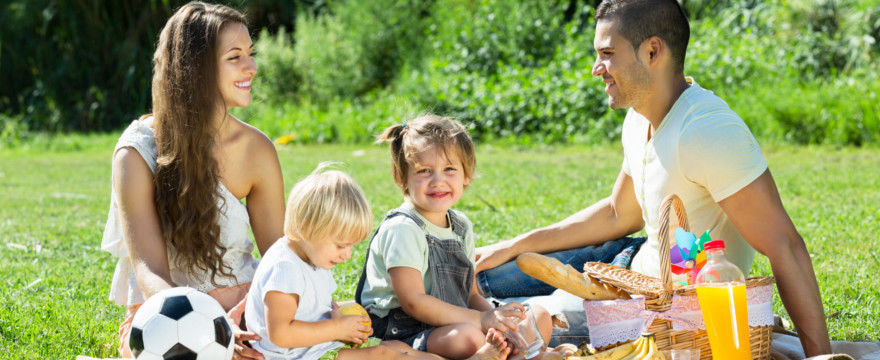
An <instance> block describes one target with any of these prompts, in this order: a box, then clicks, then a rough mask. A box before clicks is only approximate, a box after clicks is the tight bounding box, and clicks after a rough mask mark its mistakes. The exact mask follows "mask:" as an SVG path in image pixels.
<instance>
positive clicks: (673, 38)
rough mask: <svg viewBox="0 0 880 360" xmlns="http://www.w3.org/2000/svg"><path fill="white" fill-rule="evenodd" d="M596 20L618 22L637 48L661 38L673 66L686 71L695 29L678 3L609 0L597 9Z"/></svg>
mask: <svg viewBox="0 0 880 360" xmlns="http://www.w3.org/2000/svg"><path fill="white" fill-rule="evenodd" d="M596 20H616V21H617V29H618V30H619V31H620V33H621V34H622V35H623V37H624V38H626V40H627V41H629V42H630V43H631V44H632V46H633V49H638V46H639V45H640V44H641V43H642V42H643V41H645V39H647V38H649V37H652V36H658V37H660V38H661V39H663V41H664V42H666V45H667V46H669V50H670V51H671V53H672V59H673V65H674V66H675V67H676V70H678V71H679V72H682V73H683V72H684V56H685V52H686V51H687V45H688V40H690V36H691V30H690V25H689V24H688V20H687V17H686V16H685V14H684V11H683V10H682V9H681V6H680V5H679V4H678V1H676V0H605V1H603V2H602V3H601V4H599V7H598V8H596Z"/></svg>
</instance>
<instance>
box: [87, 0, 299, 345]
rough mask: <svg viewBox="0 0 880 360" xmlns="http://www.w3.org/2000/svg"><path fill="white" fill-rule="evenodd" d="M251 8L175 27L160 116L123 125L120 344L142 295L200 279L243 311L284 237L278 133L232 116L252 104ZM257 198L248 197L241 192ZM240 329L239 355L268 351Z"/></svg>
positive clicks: (167, 41) (185, 15) (178, 21)
mask: <svg viewBox="0 0 880 360" xmlns="http://www.w3.org/2000/svg"><path fill="white" fill-rule="evenodd" d="M254 55H255V53H254V52H253V43H252V42H251V39H250V35H249V33H248V30H247V27H246V20H245V18H244V16H243V15H242V14H241V13H239V12H238V11H235V10H233V9H231V8H228V7H225V6H222V5H210V4H205V3H201V2H191V3H189V4H187V5H185V6H183V7H181V8H180V9H179V10H178V11H177V12H176V13H175V14H174V15H173V16H172V17H171V18H170V19H169V20H168V22H167V23H166V24H165V27H164V29H163V30H162V33H161V34H160V37H159V43H158V46H157V48H156V52H155V54H154V56H153V62H154V69H153V83H152V95H153V113H152V114H148V115H144V116H142V117H141V118H140V119H138V120H135V121H133V122H132V124H131V125H130V126H129V127H128V129H126V130H125V132H124V133H123V134H122V136H121V137H120V139H119V143H118V144H117V145H116V149H115V152H114V155H113V192H112V195H111V200H110V213H109V215H108V220H107V227H106V228H105V231H104V238H103V241H102V244H101V247H102V249H104V250H106V251H109V252H111V253H113V254H114V255H115V256H117V257H118V258H119V260H118V262H117V264H116V271H115V274H114V276H113V283H112V285H111V293H110V299H111V300H114V301H115V302H116V303H118V304H120V305H125V306H127V311H126V319H125V321H124V322H123V323H122V325H121V326H120V337H121V340H122V342H121V344H120V353H121V354H122V356H123V357H131V354H130V353H129V351H128V344H127V338H128V333H129V331H130V329H131V319H132V318H133V316H134V313H135V311H137V307H138V306H139V304H141V303H143V302H144V300H145V299H147V298H148V297H150V296H151V295H153V294H155V293H156V292H158V291H161V290H164V289H167V288H171V287H175V286H190V287H193V288H196V289H198V290H200V291H204V292H206V293H208V294H209V295H211V296H212V297H214V298H215V299H217V300H218V301H219V302H220V304H221V305H222V306H223V308H224V309H226V310H227V311H230V310H232V313H231V315H234V316H233V319H235V320H236V322H237V321H238V320H239V319H240V318H241V311H242V310H243V304H242V301H243V299H244V297H245V295H246V294H247V291H248V288H249V286H250V281H251V278H252V277H253V274H254V270H255V268H256V265H257V260H256V259H254V258H253V257H252V256H251V251H252V249H253V244H252V243H251V241H250V240H249V238H248V233H247V229H248V226H250V227H251V229H252V230H253V234H254V238H255V240H256V244H257V247H258V249H259V251H260V253H261V254H262V253H264V252H265V251H266V250H267V249H268V248H269V246H270V245H271V244H272V243H273V242H274V240H275V239H278V238H280V237H281V236H282V235H283V231H282V225H283V215H284V190H283V189H284V184H283V180H282V178H281V169H280V165H279V163H278V155H277V153H276V152H275V148H274V146H273V144H272V142H271V141H270V140H269V139H268V138H267V137H266V136H265V135H263V133H261V132H260V131H259V130H257V129H256V128H254V127H252V126H249V125H247V124H245V123H243V122H241V121H240V120H238V119H236V118H235V117H233V116H232V115H231V114H229V109H230V108H232V107H236V106H247V105H249V104H250V102H251V94H250V84H251V81H252V80H253V78H254V75H255V74H256V73H257V66H256V62H255V61H254ZM243 198H244V199H247V201H246V204H247V205H246V206H245V205H244V204H243V203H242V201H241V199H243ZM255 338H256V335H255V334H253V333H245V332H241V331H237V334H236V356H237V357H244V358H262V356H261V355H260V354H259V353H258V352H256V351H254V350H253V349H251V348H249V347H245V346H243V343H242V341H246V340H253V339H255Z"/></svg>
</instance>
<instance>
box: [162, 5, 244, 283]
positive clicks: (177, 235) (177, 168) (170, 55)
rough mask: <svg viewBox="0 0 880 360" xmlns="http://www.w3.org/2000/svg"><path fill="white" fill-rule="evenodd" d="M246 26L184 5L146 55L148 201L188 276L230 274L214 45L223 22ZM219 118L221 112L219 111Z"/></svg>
mask: <svg viewBox="0 0 880 360" xmlns="http://www.w3.org/2000/svg"><path fill="white" fill-rule="evenodd" d="M235 23H241V24H246V23H247V22H246V20H245V18H244V16H243V15H242V14H241V13H240V12H238V11H236V10H234V9H231V8H229V7H226V6H222V5H211V4H205V3H201V2H191V3H188V4H186V5H184V6H183V7H181V8H180V9H178V10H177V12H176V13H174V15H173V16H172V17H171V18H170V19H168V22H167V23H166V24H165V28H163V29H162V33H161V34H160V35H159V44H158V45H157V47H156V53H155V54H154V55H153V65H154V68H153V91H152V95H153V116H154V118H155V120H154V128H155V130H156V145H157V150H158V158H157V162H158V165H157V167H156V176H155V179H154V181H155V183H154V185H155V190H156V191H155V201H156V210H157V211H158V213H159V223H160V226H161V228H162V237H163V238H164V240H165V244H166V245H167V246H169V248H170V249H171V250H172V251H169V254H170V255H171V256H172V260H173V261H175V262H176V263H177V264H178V267H179V268H181V269H184V270H187V271H188V272H190V273H194V272H197V271H207V272H208V273H210V275H211V282H212V283H213V284H214V285H217V282H216V278H217V275H222V276H228V277H231V276H233V274H232V269H231V268H229V266H227V265H225V264H223V255H224V254H225V253H226V251H227V249H226V247H224V246H223V245H222V244H220V226H219V224H218V222H217V221H218V218H219V207H218V204H217V199H218V197H219V177H220V174H219V170H218V165H217V161H216V159H214V156H213V147H214V143H215V136H216V129H215V123H214V119H213V118H214V117H215V116H218V110H217V109H223V108H225V106H224V105H223V100H222V97H221V95H220V90H219V87H218V86H219V85H218V83H217V71H218V70H217V69H218V54H217V46H218V45H217V42H218V38H219V34H220V30H221V29H223V27H224V26H226V25H228V24H235ZM224 114H225V112H224Z"/></svg>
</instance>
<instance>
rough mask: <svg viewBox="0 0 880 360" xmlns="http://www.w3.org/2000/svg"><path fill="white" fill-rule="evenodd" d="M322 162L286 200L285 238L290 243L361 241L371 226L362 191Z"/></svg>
mask: <svg viewBox="0 0 880 360" xmlns="http://www.w3.org/2000/svg"><path fill="white" fill-rule="evenodd" d="M334 164H335V163H332V162H324V163H321V164H320V165H318V167H317V168H316V169H315V170H314V171H313V172H312V173H311V174H310V175H309V176H306V177H305V178H304V179H302V180H300V181H299V182H298V183H296V185H294V186H293V189H291V190H290V196H289V197H288V199H287V210H286V211H285V214H284V236H286V237H287V238H288V239H291V240H293V241H300V240H309V241H326V240H330V239H334V238H336V239H341V240H344V241H354V242H357V241H361V240H363V239H365V238H366V237H367V235H368V234H369V233H370V229H371V228H372V227H373V214H372V213H371V212H370V205H369V204H368V203H367V199H366V197H365V196H364V192H363V190H361V187H360V186H358V184H357V183H355V181H354V180H353V179H352V178H351V177H349V176H348V175H346V174H345V173H344V172H342V171H338V170H327V168H328V167H329V166H332V165H334Z"/></svg>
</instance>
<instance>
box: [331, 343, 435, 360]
mask: <svg viewBox="0 0 880 360" xmlns="http://www.w3.org/2000/svg"><path fill="white" fill-rule="evenodd" d="M395 343H399V344H400V345H403V347H400V346H398V344H395ZM406 349H409V350H408V351H409V352H410V353H407V352H406V351H401V350H406ZM413 352H415V353H421V354H425V355H430V356H433V357H420V356H418V355H416V354H413ZM421 359H425V360H428V359H431V360H442V359H443V358H441V357H439V356H437V355H433V354H428V353H422V352H418V351H415V350H413V348H411V347H409V346H407V345H406V344H404V343H402V342H399V341H383V342H382V343H381V344H379V345H376V346H373V347H368V348H359V349H343V350H339V355H338V356H336V360H421Z"/></svg>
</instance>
